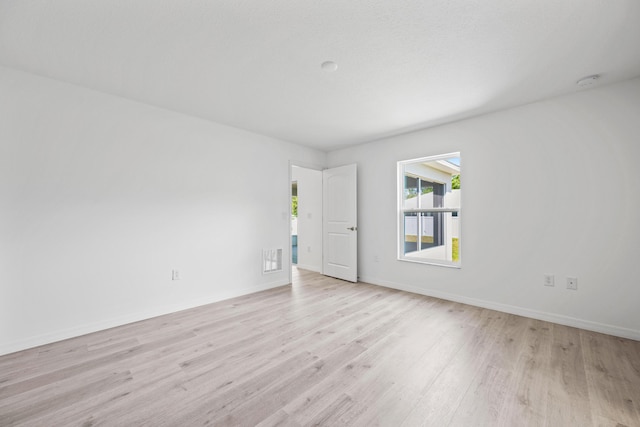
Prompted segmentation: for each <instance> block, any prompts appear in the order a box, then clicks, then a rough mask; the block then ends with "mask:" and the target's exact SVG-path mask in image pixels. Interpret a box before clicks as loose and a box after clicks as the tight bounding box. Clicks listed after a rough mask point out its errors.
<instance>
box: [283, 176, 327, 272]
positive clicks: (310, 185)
mask: <svg viewBox="0 0 640 427" xmlns="http://www.w3.org/2000/svg"><path fill="white" fill-rule="evenodd" d="M290 177H291V227H290V228H291V267H292V268H294V267H295V268H300V269H303V270H309V271H315V272H317V273H321V272H322V171H321V170H320V169H319V168H313V167H306V166H300V165H296V164H291V167H290ZM290 278H291V277H290Z"/></svg>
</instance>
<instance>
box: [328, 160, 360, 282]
mask: <svg viewBox="0 0 640 427" xmlns="http://www.w3.org/2000/svg"><path fill="white" fill-rule="evenodd" d="M322 195H323V197H322V198H323V208H322V211H323V221H322V223H323V244H322V247H323V257H322V258H323V260H322V273H323V274H325V275H327V276H331V277H337V278H338V279H343V280H348V281H350V282H357V281H358V227H357V213H358V212H357V206H358V200H357V199H358V193H357V165H355V164H353V165H346V166H340V167H337V168H333V169H325V170H324V171H322Z"/></svg>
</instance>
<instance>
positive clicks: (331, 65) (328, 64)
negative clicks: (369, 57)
mask: <svg viewBox="0 0 640 427" xmlns="http://www.w3.org/2000/svg"><path fill="white" fill-rule="evenodd" d="M320 68H322V69H323V70H325V71H326V72H328V73H333V72H334V71H336V70H337V69H338V64H336V63H335V62H333V61H324V62H323V63H322V64H321V65H320Z"/></svg>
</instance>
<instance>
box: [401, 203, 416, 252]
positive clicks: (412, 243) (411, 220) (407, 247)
mask: <svg viewBox="0 0 640 427" xmlns="http://www.w3.org/2000/svg"><path fill="white" fill-rule="evenodd" d="M417 250H418V214H415V213H405V214H404V249H403V253H404V254H408V253H410V252H415V251H417Z"/></svg>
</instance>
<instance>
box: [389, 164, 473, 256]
mask: <svg viewBox="0 0 640 427" xmlns="http://www.w3.org/2000/svg"><path fill="white" fill-rule="evenodd" d="M460 171H461V168H460V153H450V154H444V155H441V156H432V157H423V158H420V159H413V160H405V161H401V162H398V259H400V260H402V261H412V262H422V263H426V264H435V265H443V266H449V267H460V260H461V257H460V238H461V235H460V219H461V216H462V214H461V211H460V194H461V193H460V192H461V190H460V176H461V174H460Z"/></svg>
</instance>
